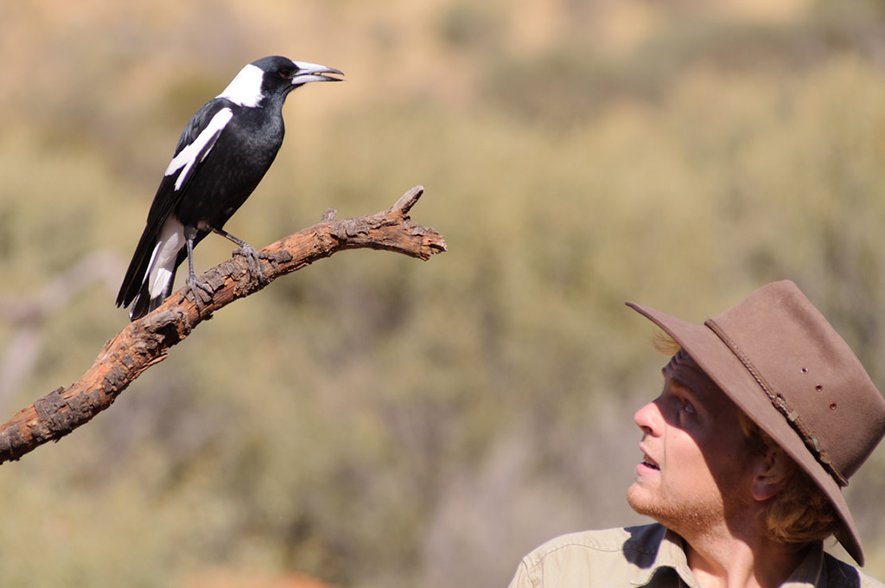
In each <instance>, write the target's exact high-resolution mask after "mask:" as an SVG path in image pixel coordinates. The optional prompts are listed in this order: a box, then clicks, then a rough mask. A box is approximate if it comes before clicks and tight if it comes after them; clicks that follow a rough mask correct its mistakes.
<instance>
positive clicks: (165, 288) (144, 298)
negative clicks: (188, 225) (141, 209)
mask: <svg viewBox="0 0 885 588" xmlns="http://www.w3.org/2000/svg"><path fill="white" fill-rule="evenodd" d="M142 241H144V238H143V239H142ZM184 246H185V242H184V227H183V226H182V225H181V223H180V222H178V220H177V219H175V218H172V217H170V218H169V219H167V221H166V223H165V224H164V225H163V229H162V231H160V236H159V238H158V239H157V240H156V242H155V243H153V247H152V248H151V244H150V243H145V242H139V244H138V247H137V248H136V255H135V257H133V259H132V263H131V264H130V266H129V270H128V271H127V272H126V278H125V279H124V280H123V286H122V287H121V288H120V294H119V295H118V296H117V305H118V306H127V305H128V304H129V303H130V302H131V303H132V308H131V309H130V311H129V319H130V320H133V321H134V320H137V319H139V318H141V317H143V316H144V315H146V314H147V313H149V312H151V311H152V310H154V309H155V308H157V307H158V306H160V304H162V303H163V300H165V299H166V297H168V296H169V294H171V293H172V285H173V283H174V282H175V270H176V269H177V268H178V265H179V264H180V263H181V261H182V259H183V257H184V256H183V255H181V253H182V249H183V248H184ZM148 250H149V251H150V257H148V256H147V251H148ZM145 259H147V262H145V261H144V260H145ZM136 289H137V290H136ZM136 291H137V293H135V292H136Z"/></svg>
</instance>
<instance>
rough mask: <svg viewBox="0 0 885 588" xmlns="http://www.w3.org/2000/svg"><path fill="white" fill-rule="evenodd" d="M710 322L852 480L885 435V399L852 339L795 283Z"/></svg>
mask: <svg viewBox="0 0 885 588" xmlns="http://www.w3.org/2000/svg"><path fill="white" fill-rule="evenodd" d="M710 323H712V324H711V325H708V326H711V328H714V330H716V329H717V328H718V330H720V331H721V333H722V334H723V335H724V336H725V337H726V338H728V339H730V343H726V344H727V345H729V347H731V348H732V352H734V353H735V354H736V355H739V357H740V356H743V357H742V361H744V362H745V365H746V366H747V368H748V370H750V371H751V372H752V371H753V370H755V374H754V377H755V376H758V377H757V381H759V383H760V386H761V387H762V388H763V391H764V392H765V393H766V394H769V398H770V399H771V400H772V402H773V404H775V407H776V408H778V409H779V410H780V411H781V412H782V414H784V418H787V420H788V421H790V422H791V424H792V425H793V427H794V429H796V430H797V432H798V433H799V434H800V435H801V436H802V437H803V440H804V441H805V443H806V445H807V446H808V449H809V451H811V453H812V454H814V455H815V458H816V459H817V460H818V461H819V462H821V465H823V466H824V467H825V469H827V470H828V471H830V472H831V474H832V475H834V477H836V478H837V481H839V482H840V485H844V483H845V480H847V478H850V477H851V476H852V475H853V474H854V473H855V472H856V471H857V469H858V468H859V467H860V466H861V464H863V462H864V461H866V459H867V458H868V457H869V455H870V454H871V453H872V452H873V450H874V449H875V448H876V446H877V445H878V443H879V441H880V440H881V439H882V436H883V434H885V400H883V398H882V395H881V394H880V393H879V391H878V390H877V389H876V386H875V385H874V384H873V382H872V380H870V377H869V375H868V374H867V372H866V371H865V370H864V368H863V366H862V365H861V363H860V360H859V359H858V358H857V356H856V355H855V354H854V352H852V350H851V348H850V347H849V346H848V344H847V343H846V342H845V341H844V340H843V339H842V337H840V336H839V334H838V333H836V331H835V330H834V329H833V327H832V326H830V324H829V323H828V322H827V320H826V319H825V318H824V316H823V315H822V314H821V313H820V312H819V311H818V310H817V309H816V308H815V307H814V306H813V305H812V304H811V302H810V301H809V300H808V299H807V298H806V297H805V295H804V294H802V292H801V291H800V290H799V288H798V287H796V285H795V284H794V283H792V282H789V281H782V282H775V283H773V284H769V285H768V286H766V287H763V288H761V289H759V290H757V291H756V292H754V293H753V294H751V295H750V296H749V297H747V298H746V299H744V300H743V301H742V302H741V303H739V304H738V305H736V306H734V307H732V308H731V309H729V310H727V311H725V312H724V313H722V314H721V315H720V316H718V317H716V318H715V319H713V320H712V321H710ZM713 325H715V327H714V326H713ZM717 334H719V333H717ZM765 388H767V389H765ZM772 395H773V397H772ZM778 404H780V405H781V406H778ZM840 476H841V477H844V480H839V477H840Z"/></svg>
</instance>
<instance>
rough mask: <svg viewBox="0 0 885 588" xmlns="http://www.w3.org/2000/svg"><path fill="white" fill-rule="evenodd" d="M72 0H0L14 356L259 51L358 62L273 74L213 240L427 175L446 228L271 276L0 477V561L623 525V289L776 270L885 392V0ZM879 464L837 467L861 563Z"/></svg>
mask: <svg viewBox="0 0 885 588" xmlns="http://www.w3.org/2000/svg"><path fill="white" fill-rule="evenodd" d="M87 4H88V6H85V7H84V6H80V5H77V6H76V7H75V6H74V5H71V7H70V8H65V6H67V5H66V4H62V3H61V2H50V1H47V2H44V3H42V4H37V3H35V4H28V3H22V4H15V5H13V4H12V3H9V4H7V5H5V6H3V7H0V22H3V23H4V24H0V29H2V30H4V32H8V33H9V34H7V35H0V37H2V41H0V43H2V44H0V63H2V66H0V70H2V72H0V88H2V89H0V103H2V105H3V106H4V107H5V108H6V111H7V117H6V124H5V128H4V130H3V132H2V134H0V178H2V181H0V267H2V269H3V275H4V281H3V285H2V287H0V300H2V302H3V304H2V305H0V306H3V307H4V308H5V309H7V311H6V313H5V314H4V315H3V316H4V317H6V318H5V319H4V320H2V321H0V350H3V352H4V353H7V354H9V353H10V352H11V350H10V346H11V345H12V344H13V343H14V342H15V341H17V339H16V338H15V337H16V334H17V333H19V332H20V331H21V330H22V329H24V328H25V327H33V325H32V324H30V323H28V322H27V321H26V320H25V319H21V318H20V317H19V318H17V317H18V315H16V314H15V313H14V312H13V311H14V310H15V309H17V308H21V306H22V305H23V304H26V303H27V302H28V301H29V300H32V299H34V298H35V297H36V296H37V294H38V293H39V292H40V291H41V289H42V288H43V287H45V285H46V284H47V283H48V282H49V281H50V280H51V279H53V278H54V277H55V276H57V275H58V274H59V273H60V272H63V271H64V270H65V269H67V268H69V267H71V266H72V265H73V264H75V263H76V262H77V261H78V260H80V259H82V258H84V257H85V256H87V255H89V254H90V253H91V252H93V251H96V250H110V251H113V252H116V253H117V254H118V255H119V257H120V266H121V267H120V274H121V275H122V267H123V264H125V262H127V261H128V256H129V254H130V253H131V251H132V248H133V247H134V245H135V240H136V239H137V237H138V234H139V233H140V230H141V227H142V223H143V222H144V217H145V214H146V212H147V207H148V205H149V202H150V199H151V197H152V196H153V193H154V190H155V187H156V182H157V181H158V178H159V174H160V172H161V171H162V169H163V168H164V167H165V165H166V163H167V159H168V157H169V156H170V155H171V149H172V147H173V146H174V144H175V141H176V140H177V137H178V133H179V132H180V130H181V126H182V125H183V124H184V121H185V120H187V118H188V117H189V116H190V114H191V113H192V112H193V111H194V110H195V109H196V108H197V107H198V106H199V105H200V104H201V103H202V102H203V101H204V100H206V99H207V98H208V97H211V96H212V95H214V94H215V93H217V92H218V91H219V90H220V89H221V88H222V87H223V86H224V85H225V84H226V83H227V81H228V80H229V78H230V77H231V76H232V75H233V73H235V71H236V70H237V69H238V68H239V67H240V66H241V65H242V64H243V63H245V62H247V61H250V60H252V59H254V58H257V57H259V56H261V55H264V54H269V53H283V54H288V55H290V56H291V57H294V58H301V59H307V60H310V61H317V62H320V63H325V64H328V65H331V66H335V67H340V68H341V69H343V70H344V71H346V72H347V74H348V76H347V77H348V82H347V83H345V84H337V85H335V86H323V87H309V88H306V89H304V90H301V91H299V92H297V93H295V94H294V95H292V96H291V98H290V101H289V105H288V106H287V107H286V112H285V114H286V119H287V125H288V136H287V142H286V144H285V145H284V148H283V150H282V151H281V153H280V156H279V157H278V159H277V162H276V164H275V165H274V167H273V168H272V170H271V172H270V173H269V174H268V177H267V178H266V179H265V181H264V182H263V184H262V186H261V187H260V188H259V190H258V191H257V192H256V194H255V195H254V196H253V198H252V199H251V200H250V201H249V203H248V204H247V205H246V206H245V207H244V208H243V210H242V211H241V212H239V213H238V215H237V216H236V217H235V218H234V219H233V220H232V221H231V223H230V224H229V225H228V226H229V228H230V229H231V230H232V231H233V232H235V233H236V234H237V235H241V236H243V237H245V238H247V239H248V240H249V241H251V242H252V243H253V244H254V245H256V246H259V245H263V244H265V243H268V242H270V241H272V240H274V239H276V238H278V237H280V236H282V235H284V234H288V233H290V232H293V231H294V230H297V229H298V228H300V227H302V226H305V225H308V224H312V223H313V222H316V221H317V220H318V219H319V218H320V216H321V214H322V213H323V211H324V210H325V209H326V208H328V207H334V208H337V209H338V211H339V215H341V216H355V215H361V214H368V213H372V212H376V211H378V210H381V209H383V208H385V207H387V206H389V205H390V204H392V203H393V202H394V200H395V199H396V198H397V197H398V196H399V194H401V193H402V192H403V191H405V190H406V189H408V188H409V187H411V186H412V185H414V184H418V183H420V184H423V185H424V186H425V187H426V188H427V193H426V195H425V196H424V198H423V199H422V201H421V202H420V203H419V204H418V206H417V207H416V209H415V210H414V211H413V217H414V218H415V220H416V221H418V222H420V223H423V224H429V225H432V226H434V227H436V228H437V229H438V230H440V231H441V232H442V233H443V234H444V235H445V237H446V240H447V242H448V245H449V252H448V253H446V254H444V255H442V256H438V257H437V258H434V259H433V260H432V261H430V262H428V263H426V264H424V263H418V262H415V261H413V260H409V259H406V258H403V257H398V256H395V255H388V254H385V253H380V252H363V251H356V252H346V253H341V254H339V255H336V256H334V257H333V258H331V259H329V260H325V261H322V262H320V263H318V264H316V265H315V266H312V267H310V268H307V269H305V270H304V271H301V272H298V273H296V274H294V275H292V276H289V277H287V278H285V279H283V280H280V281H278V282H275V283H274V284H273V285H272V286H271V287H269V288H268V289H266V290H265V291H263V292H262V293H260V294H258V295H257V296H254V297H251V298H249V299H246V300H243V301H241V302H238V303H237V304H236V305H233V306H231V307H229V308H226V309H224V311H222V312H220V313H218V315H217V316H216V317H215V318H214V320H212V321H211V322H210V323H208V324H206V325H204V326H202V327H201V328H200V329H199V330H198V331H196V332H195V333H194V334H193V335H192V336H191V337H190V338H189V339H188V340H187V341H186V342H185V343H184V344H183V345H181V346H180V348H176V349H174V350H173V352H172V354H171V356H170V358H169V359H168V360H167V361H165V362H164V363H163V364H161V365H159V366H156V367H155V368H154V369H152V370H150V371H149V372H147V373H146V374H145V375H144V376H143V377H142V378H141V379H139V380H138V381H137V382H136V383H135V384H134V385H133V386H132V387H131V388H130V389H129V390H128V391H127V392H126V393H124V394H123V395H122V396H121V398H120V399H119V400H118V402H117V403H116V404H115V405H114V406H113V407H112V408H111V409H110V410H109V411H107V412H106V413H103V414H101V415H99V416H98V417H97V418H96V419H95V420H94V421H93V422H91V423H89V424H88V425H87V426H85V427H83V428H82V429H80V430H78V431H76V432H75V433H74V434H72V435H71V436H70V437H68V438H65V439H64V440H62V442H61V443H59V444H57V445H53V446H46V447H41V448H40V449H38V450H37V451H36V452H35V453H33V454H31V455H28V456H26V457H25V458H24V459H23V460H22V461H21V462H20V463H17V464H10V465H5V466H3V467H2V468H0V512H2V517H3V520H4V522H5V524H4V525H3V526H2V527H0V547H2V548H0V585H3V586H44V585H46V586H49V585H64V586H90V587H101V586H121V585H125V586H187V585H188V578H189V577H191V575H192V574H195V573H198V572H199V571H201V570H204V569H211V568H219V567H221V568H230V569H257V570H262V571H263V572H273V573H276V572H279V573H283V572H285V571H287V570H298V571H301V572H306V573H310V574H313V575H315V576H317V577H320V578H323V579H325V580H327V581H329V582H332V583H334V584H336V585H340V586H354V587H361V588H362V587H390V586H414V585H421V586H451V585H465V586H493V585H504V584H506V582H507V581H508V580H509V577H510V575H511V574H512V572H513V570H514V569H515V566H516V563H517V561H518V558H519V557H520V556H521V555H522V554H523V553H524V552H525V551H527V550H528V549H529V548H531V547H533V546H534V545H536V544H538V543H540V542H541V541H543V540H545V539H547V538H549V537H552V536H553V535H556V534H560V533H563V532H567V531H572V530H577V529H582V528H590V527H603V526H614V525H622V524H625V523H629V522H635V521H637V520H639V519H638V518H637V517H636V516H635V515H633V514H631V513H630V512H629V509H628V508H627V507H626V505H625V504H624V501H623V492H624V489H625V488H626V485H627V483H628V481H629V479H630V472H631V471H632V467H633V464H634V463H635V461H636V459H637V457H638V449H637V443H638V439H639V433H638V431H636V430H635V427H634V426H633V425H632V422H631V414H632V412H633V411H634V410H635V409H636V408H637V407H638V406H639V405H640V404H641V403H642V402H644V401H645V400H647V399H649V398H651V397H652V396H653V395H655V394H656V391H657V386H658V385H659V384H658V378H659V376H658V368H659V366H660V363H661V362H662V361H663V358H662V357H660V356H657V355H656V353H655V352H653V351H652V349H651V346H650V344H649V343H648V339H649V337H650V334H651V330H650V328H649V326H648V325H647V324H646V323H644V322H643V321H642V320H641V319H640V318H639V317H637V316H633V315H631V314H630V312H629V311H628V310H627V309H626V308H625V307H624V306H623V302H624V301H625V300H636V301H641V302H644V303H648V304H652V305H654V306H656V307H658V308H661V309H664V310H668V311H670V312H673V313H676V314H680V315H682V316H685V317H686V318H690V319H694V320H702V319H703V318H705V317H706V316H708V315H710V314H713V313H716V312H718V311H720V310H722V309H723V308H725V307H726V306H728V305H730V304H732V303H734V302H736V301H737V300H739V299H740V298H742V297H743V296H744V295H746V294H747V293H748V292H749V291H751V290H752V289H754V288H755V287H757V286H759V285H761V284H762V283H764V282H766V281H770V280H773V279H779V278H785V277H786V278H791V279H794V280H796V281H797V282H798V283H799V285H800V286H801V287H802V288H803V289H804V290H805V292H806V293H807V294H808V295H809V297H810V298H811V299H812V300H813V301H815V302H816V303H817V304H818V306H819V307H820V308H821V309H822V310H823V312H824V314H826V315H827V316H828V317H829V318H830V320H831V322H833V323H834V325H835V326H836V327H837V329H838V330H839V331H840V332H841V333H842V334H843V336H844V337H845V338H846V339H847V340H848V342H849V343H850V344H851V345H852V347H853V348H854V349H855V350H856V351H857V353H858V354H859V355H860V356H861V358H862V359H863V361H864V363H865V365H866V366H867V368H868V369H869V371H870V373H871V375H872V376H873V379H874V380H875V381H876V382H877V383H878V384H879V385H880V387H881V386H883V385H885V367H883V365H882V362H881V361H879V359H880V358H881V357H882V356H883V354H885V327H883V322H882V316H883V313H885V288H883V286H885V253H883V251H885V236H883V231H882V227H883V226H885V197H883V196H885V172H883V166H882V162H883V161H885V71H883V62H882V55H883V52H882V49H883V41H882V39H885V11H883V10H882V8H881V5H880V3H878V2H872V1H870V2H864V1H860V0H853V1H850V2H840V3H827V2H821V3H809V2H795V3H793V5H794V9H793V11H792V13H790V14H788V15H787V16H783V15H775V16H770V17H767V16H766V15H765V13H764V11H762V13H761V14H756V13H752V12H751V13H745V12H741V10H738V8H736V7H733V9H734V12H733V13H732V12H729V11H728V10H725V9H718V10H716V9H712V8H709V7H708V8H704V7H703V6H702V4H703V3H694V2H689V3H688V4H689V5H691V7H692V9H691V10H690V11H689V10H687V9H686V8H685V6H683V4H684V3H662V4H661V5H660V6H649V5H648V4H647V3H646V4H643V3H638V2H635V3H634V2H628V3H625V4H624V6H623V7H614V6H612V5H611V3H594V2H587V3H579V2H572V1H566V0H563V1H561V2H543V3H542V2H528V3H526V6H525V8H524V9H523V10H522V11H520V12H513V11H512V10H510V7H509V6H508V4H507V3H505V2H504V1H503V0H500V1H496V2H489V3H486V4H483V5H482V6H479V5H475V4H471V3H468V2H463V1H459V0H453V1H447V0H435V1H434V2H428V3H426V4H425V5H423V6H422V8H416V7H415V6H413V5H410V4H408V3H407V2H405V0H403V1H402V2H398V3H395V4H396V5H397V7H398V9H399V10H391V9H389V8H387V9H386V10H385V11H380V10H377V6H374V5H373V3H368V4H366V5H365V6H364V5H357V4H356V3H354V2H347V1H343V0H342V1H340V2H334V3H320V2H305V3H299V4H300V6H299V8H298V10H295V9H294V8H292V7H289V6H285V5H284V4H283V3H281V2H275V1H273V0H264V1H262V2H251V3H248V4H240V3H237V2H234V1H233V0H231V1H229V2H224V3H209V2H197V3H194V4H193V5H187V6H186V7H184V6H181V5H178V4H173V3H172V2H159V3H155V4H153V5H150V6H151V7H150V8H149V7H148V6H147V5H146V6H144V7H139V8H136V9H132V8H130V7H123V6H122V5H121V6H120V7H116V6H104V5H102V4H100V3H87ZM737 4H741V3H735V5H737ZM764 4H765V3H764V2H760V3H750V5H758V6H762V5H764ZM385 6H386V5H385ZM628 8H629V10H633V11H637V12H635V14H634V13H633V12H629V10H628ZM132 10H135V12H134V13H133V12H132ZM210 10H211V11H212V13H213V20H212V23H211V26H207V22H206V19H205V18H204V17H205V12H206V11H210ZM388 10H389V11H390V12H387V11H388ZM620 11H628V12H627V15H626V16H625V15H624V14H622V13H621V12H620ZM624 23H627V24H628V25H630V26H627V27H626V29H627V30H629V31H638V32H634V33H631V35H628V40H627V41H624V40H623V39H624V35H623V34H621V35H616V34H615V33H614V32H612V31H620V30H622V29H624V26H625V25H624ZM637 23H638V24H637ZM616 25H617V26H616ZM634 25H635V26H634ZM631 27H632V28H631ZM222 241H223V240H220V239H208V240H207V241H206V242H204V244H202V245H201V247H200V249H199V250H198V253H197V262H198V264H199V265H200V266H201V267H203V268H206V267H209V266H210V265H212V264H214V263H217V262H218V261H221V260H222V259H224V258H225V257H226V256H228V255H229V254H230V248H229V246H228V244H227V243H226V242H222ZM114 294H115V292H113V291H112V289H110V288H109V287H108V286H106V285H104V284H102V283H95V284H94V285H92V286H90V287H88V288H86V289H85V290H84V291H82V292H81V293H80V294H79V295H78V296H76V297H75V298H73V299H72V300H71V301H70V302H69V303H68V304H67V305H66V306H65V307H64V308H63V309H62V310H61V311H59V312H57V313H55V314H53V315H51V316H50V317H48V318H47V320H45V322H43V323H41V324H40V325H39V329H37V331H36V332H37V333H38V335H37V340H38V343H39V345H38V347H39V353H38V355H37V357H36V363H35V365H34V369H33V370H32V371H30V372H29V374H28V376H27V377H26V379H25V380H24V381H23V382H22V383H21V384H20V385H19V386H17V387H16V388H15V389H12V390H5V391H4V392H3V394H0V407H2V408H3V409H4V410H5V412H6V413H8V414H9V415H11V414H12V413H13V412H14V411H15V410H17V409H18V408H20V407H22V406H24V405H26V404H28V403H30V402H32V401H33V400H34V399H35V398H37V397H38V396H41V395H43V394H45V393H47V392H49V391H50V390H52V389H53V388H55V387H57V386H60V385H66V384H67V383H69V382H70V381H72V380H74V379H76V378H77V377H78V376H79V375H80V373H81V372H82V371H83V370H84V369H85V368H86V367H87V366H88V365H90V364H91V362H92V361H93V359H94V357H95V355H96V354H97V352H98V351H99V349H100V348H101V345H102V344H103V342H104V341H105V340H106V339H107V338H109V337H111V336H112V335H113V334H114V333H116V332H117V330H118V329H119V328H121V327H122V326H123V325H124V324H125V314H124V313H123V312H121V311H119V310H116V309H114V308H113V298H114ZM882 453H883V452H882V451H881V450H880V451H878V452H877V453H876V454H875V455H874V456H873V457H872V458H871V460H870V462H869V463H868V465H867V466H866V467H865V469H863V470H862V471H861V472H860V473H859V474H858V475H857V476H856V478H855V479H854V480H853V481H852V484H851V486H850V487H849V488H848V496H849V502H850V503H851V505H852V508H853V510H854V512H855V515H856V518H857V519H858V523H859V525H860V528H861V532H862V535H863V537H864V538H865V544H866V548H867V557H868V568H867V569H868V571H869V572H870V573H872V574H873V575H878V576H879V577H883V576H885V527H883V525H882V524H881V521H882V517H881V507H880V502H881V496H882V494H883V492H885V456H883V455H882Z"/></svg>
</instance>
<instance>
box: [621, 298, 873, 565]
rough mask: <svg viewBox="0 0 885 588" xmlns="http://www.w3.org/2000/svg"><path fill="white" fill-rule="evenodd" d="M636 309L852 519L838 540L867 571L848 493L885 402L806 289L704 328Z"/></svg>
mask: <svg viewBox="0 0 885 588" xmlns="http://www.w3.org/2000/svg"><path fill="white" fill-rule="evenodd" d="M627 305H628V306H630V307H631V308H633V309H634V310H636V311H637V312H639V313H640V314H642V315H644V316H645V317H647V318H648V319H650V320H651V321H652V322H654V323H655V324H656V325H658V326H659V327H660V328H661V329H663V330H664V331H665V332H666V333H667V334H669V335H670V336H671V337H673V339H674V340H676V342H677V343H679V344H680V345H681V346H682V348H683V349H685V351H686V352H687V353H688V354H689V355H690V356H691V357H692V358H693V359H694V360H695V362H697V364H698V365H699V366H700V367H701V368H702V369H703V370H704V371H705V372H706V373H707V375H709V376H710V378H712V379H713V381H714V382H716V384H718V385H719V387H720V388H722V390H723V391H724V392H725V393H726V394H727V395H728V396H729V397H730V398H731V399H732V400H733V401H734V403H735V404H736V405H737V406H738V407H739V408H740V409H741V410H743V411H744V412H745V413H746V414H747V416H748V417H750V418H751V419H752V420H753V421H754V422H755V423H756V424H757V425H759V427H760V428H761V429H762V430H763V431H765V432H766V433H768V435H770V436H771V438H772V439H774V441H776V442H777V443H778V444H779V445H780V446H781V447H782V448H783V449H784V450H785V451H786V452H787V453H788V454H789V455H790V456H791V457H792V458H793V459H794V460H795V461H796V463H798V464H799V466H800V467H801V468H802V469H803V470H805V471H806V472H807V473H808V475H809V476H810V477H811V478H812V479H813V480H814V481H815V483H817V485H818V486H819V487H820V488H821V490H823V491H824V492H825V493H826V495H827V497H828V498H829V499H830V501H831V502H832V504H833V507H834V508H835V510H836V512H837V513H838V515H839V517H840V518H841V520H842V529H841V530H840V531H839V532H837V533H836V538H837V539H838V540H839V542H840V543H842V546H843V547H845V550H846V551H847V552H848V553H849V554H851V557H853V558H854V559H855V560H856V561H857V563H858V564H860V565H863V548H862V547H861V545H860V539H859V537H858V534H857V528H856V527H855V524H854V520H853V519H852V518H851V513H850V512H849V510H848V505H847V504H846V502H845V498H844V497H843V496H842V491H841V487H843V486H845V485H847V484H848V478H850V477H851V476H852V474H854V472H856V471H857V469H858V468H859V467H860V465H861V464H862V463H863V462H864V461H866V459H867V457H869V456H870V454H871V453H872V452H873V450H874V449H875V448H876V446H877V445H878V444H879V441H880V440H881V439H882V436H883V435H885V400H883V398H882V395H881V394H880V393H879V391H878V390H877V389H876V386H875V385H874V384H873V382H872V381H871V380H870V377H869V375H868V374H867V373H866V371H865V370H864V368H863V366H862V365H861V363H860V361H859V360H858V359H857V356H855V355H854V353H853V352H852V351H851V349H850V348H849V347H848V345H847V344H846V343H845V341H844V340H843V339H842V337H840V336H839V334H838V333H836V331H835V330H833V327H832V326H830V324H829V323H828V322H827V320H826V319H825V318H824V317H823V315H822V314H821V313H820V312H819V311H818V310H817V309H816V308H815V307H814V306H813V305H812V304H811V302H809V300H808V299H807V298H806V297H805V295H804V294H802V292H801V291H800V290H799V288H797V287H796V284H794V283H793V282H790V281H782V282H774V283H771V284H768V285H767V286H764V287H762V288H760V289H758V290H756V291H755V292H753V293H752V294H750V295H749V296H748V297H747V298H745V299H744V300H742V301H741V302H739V303H738V304H736V305H735V306H734V307H732V308H730V309H729V310H726V311H725V312H723V313H722V314H720V315H719V316H717V317H716V318H713V319H709V320H707V321H705V322H704V324H703V325H696V324H692V323H688V322H685V321H683V320H681V319H678V318H676V317H674V316H670V315H668V314H665V313H663V312H659V311H657V310H653V309H651V308H648V307H645V306H640V305H638V304H634V303H631V302H628V303H627Z"/></svg>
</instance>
